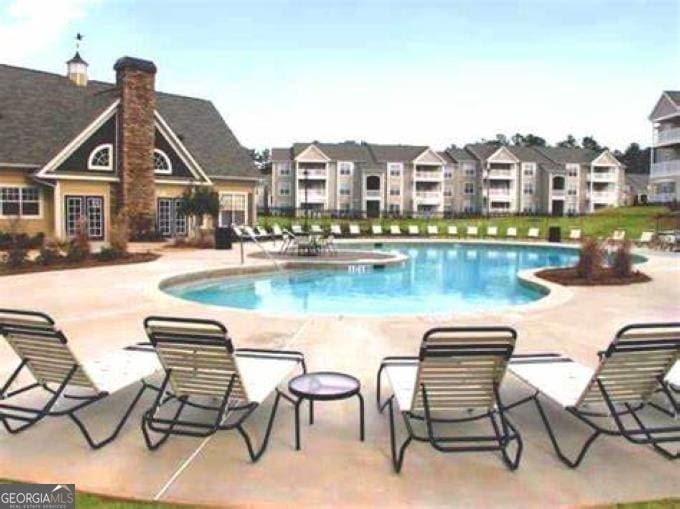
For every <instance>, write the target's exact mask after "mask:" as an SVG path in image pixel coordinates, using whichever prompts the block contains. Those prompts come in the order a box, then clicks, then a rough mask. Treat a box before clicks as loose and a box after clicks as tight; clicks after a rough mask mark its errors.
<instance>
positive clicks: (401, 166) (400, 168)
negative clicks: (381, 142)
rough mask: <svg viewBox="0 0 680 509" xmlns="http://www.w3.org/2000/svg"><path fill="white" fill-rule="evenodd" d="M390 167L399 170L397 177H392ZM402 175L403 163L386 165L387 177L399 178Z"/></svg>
mask: <svg viewBox="0 0 680 509" xmlns="http://www.w3.org/2000/svg"><path fill="white" fill-rule="evenodd" d="M392 167H395V168H399V175H392ZM403 174H404V163H387V176H388V177H401V176H402V175H403Z"/></svg>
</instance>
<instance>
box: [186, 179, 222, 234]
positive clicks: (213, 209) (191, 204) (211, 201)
mask: <svg viewBox="0 0 680 509" xmlns="http://www.w3.org/2000/svg"><path fill="white" fill-rule="evenodd" d="M219 211H220V199H219V195H218V194H217V192H216V191H213V190H212V189H209V188H206V187H191V188H189V189H187V190H186V191H184V193H183V194H182V201H181V202H180V206H179V212H180V214H184V215H185V216H187V217H188V218H191V219H193V222H194V223H195V224H196V225H197V226H201V225H202V224H203V217H204V216H210V217H211V218H213V219H216V218H217V215H218V214H219Z"/></svg>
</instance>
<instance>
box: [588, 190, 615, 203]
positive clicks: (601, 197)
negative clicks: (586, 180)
mask: <svg viewBox="0 0 680 509" xmlns="http://www.w3.org/2000/svg"><path fill="white" fill-rule="evenodd" d="M588 197H589V198H590V199H591V200H598V201H606V202H610V201H614V198H615V194H614V193H613V192H612V191H592V192H589V193H588Z"/></svg>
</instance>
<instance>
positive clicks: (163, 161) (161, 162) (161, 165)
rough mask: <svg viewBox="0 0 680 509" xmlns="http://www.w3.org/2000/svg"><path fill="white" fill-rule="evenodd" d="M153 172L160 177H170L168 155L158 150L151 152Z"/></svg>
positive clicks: (170, 165) (170, 168) (170, 169)
mask: <svg viewBox="0 0 680 509" xmlns="http://www.w3.org/2000/svg"><path fill="white" fill-rule="evenodd" d="M153 171H154V173H159V174H161V175H170V174H171V173H172V163H171V162H170V158H169V157H168V155H167V154H166V153H165V152H163V151H162V150H159V149H154V151H153Z"/></svg>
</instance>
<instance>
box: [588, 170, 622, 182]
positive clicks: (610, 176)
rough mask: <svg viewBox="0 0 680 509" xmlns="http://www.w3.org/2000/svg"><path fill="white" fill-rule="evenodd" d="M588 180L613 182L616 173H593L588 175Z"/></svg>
mask: <svg viewBox="0 0 680 509" xmlns="http://www.w3.org/2000/svg"><path fill="white" fill-rule="evenodd" d="M588 180H591V181H593V182H615V181H616V172H614V171H593V172H591V173H588Z"/></svg>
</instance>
